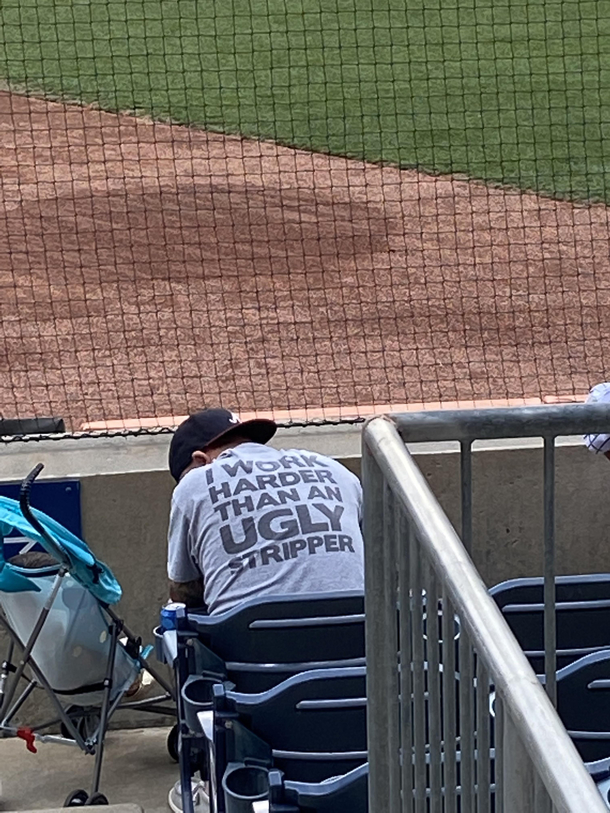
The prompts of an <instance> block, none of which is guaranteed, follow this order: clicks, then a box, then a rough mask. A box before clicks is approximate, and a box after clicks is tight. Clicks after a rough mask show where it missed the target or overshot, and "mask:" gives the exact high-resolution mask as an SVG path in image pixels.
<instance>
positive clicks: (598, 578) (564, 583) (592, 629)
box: [489, 573, 610, 674]
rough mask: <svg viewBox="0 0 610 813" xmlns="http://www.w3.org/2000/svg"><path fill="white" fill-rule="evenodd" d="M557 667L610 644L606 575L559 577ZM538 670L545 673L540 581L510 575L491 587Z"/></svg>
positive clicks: (608, 579) (609, 583)
mask: <svg viewBox="0 0 610 813" xmlns="http://www.w3.org/2000/svg"><path fill="white" fill-rule="evenodd" d="M555 585H556V602H557V604H556V606H557V668H558V669H561V668H563V667H565V666H568V665H569V664H570V663H572V662H573V661H576V660H578V659H579V658H582V657H583V656H585V655H588V654H591V653H593V652H598V651H600V650H603V649H609V648H610V574H607V573H604V574H591V575H585V576H558V577H557V579H556V580H555ZM489 592H490V594H491V596H493V598H494V599H495V601H496V603H497V604H498V606H499V607H500V609H501V611H502V614H503V616H504V618H505V619H506V621H507V623H508V625H509V626H510V628H511V629H512V631H513V633H514V634H515V637H516V638H517V640H518V641H519V644H520V645H521V647H522V649H523V650H524V652H525V654H526V656H527V658H528V660H529V661H530V663H531V664H532V667H533V669H534V671H535V672H536V674H543V673H544V580H543V579H542V578H534V579H513V580H511V581H506V582H502V583H501V584H498V585H496V586H495V587H492V588H491V590H490V591H489Z"/></svg>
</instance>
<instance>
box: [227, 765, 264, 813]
mask: <svg viewBox="0 0 610 813" xmlns="http://www.w3.org/2000/svg"><path fill="white" fill-rule="evenodd" d="M222 789H223V791H224V796H225V808H226V813H252V804H253V802H260V801H263V800H265V799H268V798H269V771H268V770H267V768H263V767H261V766H259V765H244V764H243V763H242V762H238V763H235V762H233V763H229V765H228V766H227V770H226V771H225V775H224V776H223V778H222Z"/></svg>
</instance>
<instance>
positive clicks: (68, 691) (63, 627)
mask: <svg viewBox="0 0 610 813" xmlns="http://www.w3.org/2000/svg"><path fill="white" fill-rule="evenodd" d="M42 468H43V467H42V465H41V464H39V465H38V466H36V468H35V469H34V470H33V471H32V472H31V473H30V474H29V475H28V476H27V478H26V479H25V480H24V481H23V483H22V485H21V493H20V499H19V502H16V501H15V500H10V499H8V498H6V497H0V627H1V628H4V630H5V631H6V633H7V634H8V638H9V645H8V653H7V657H6V658H5V660H4V662H3V664H2V667H1V671H0V737H19V738H21V739H22V740H24V741H25V744H26V747H27V748H28V750H30V751H32V752H34V753H35V752H36V742H56V743H62V744H65V745H72V746H77V747H79V748H81V749H82V750H83V751H84V752H85V753H87V754H91V755H94V756H95V763H94V768H93V779H92V782H91V789H90V792H89V793H87V791H85V790H82V789H78V790H75V791H73V792H72V793H70V794H69V796H68V797H67V799H66V800H65V802H64V807H79V806H91V805H104V804H108V801H107V799H106V797H105V796H104V795H103V794H102V793H100V790H99V787H100V779H101V771H102V759H103V753H104V737H105V735H106V732H107V730H108V724H109V721H110V718H111V717H112V715H113V714H114V713H115V712H116V711H117V710H119V709H137V710H138V711H149V712H153V713H156V714H163V715H171V716H175V714H176V711H175V697H174V690H173V688H172V687H171V686H170V685H169V684H168V683H167V681H165V679H164V678H163V677H162V676H161V675H160V674H158V673H157V671H156V670H154V668H153V667H152V666H151V665H150V664H149V663H148V661H147V660H146V658H147V655H148V653H149V651H150V648H147V649H143V648H142V645H141V639H140V638H137V637H136V636H135V635H134V634H133V633H132V632H131V631H130V630H129V629H128V628H127V627H126V626H125V624H124V623H123V622H122V621H121V619H120V618H119V617H118V616H117V614H116V613H115V611H114V610H113V608H112V607H113V605H114V604H116V602H117V601H118V600H119V599H120V597H121V587H120V585H119V583H118V582H117V580H116V579H115V578H114V576H113V574H112V572H111V571H110V569H109V568H108V567H107V566H106V565H105V564H103V563H102V562H100V561H98V560H97V559H96V558H95V556H94V555H93V554H92V553H91V551H90V550H89V548H88V547H87V545H86V544H85V543H84V542H83V541H82V540H80V539H78V537H76V536H74V535H73V534H72V533H70V532H69V531H67V530H66V529H65V528H64V527H63V526H62V525H60V524H59V523H57V522H55V520H53V519H51V517H49V516H47V515H46V514H43V513H42V512H41V511H37V510H35V509H32V508H31V507H30V501H29V496H30V489H31V487H32V483H33V482H34V480H35V478H36V477H37V476H38V474H39V473H40V471H41V470H42ZM13 530H16V531H17V532H18V533H19V534H20V535H21V536H23V537H26V538H27V540H30V541H29V543H26V544H25V546H24V548H23V549H22V551H21V553H22V554H25V553H27V551H28V549H29V548H30V547H32V546H33V545H35V544H36V543H38V544H39V545H41V546H42V547H43V548H44V550H45V551H46V553H47V554H50V556H47V557H46V558H47V560H49V561H51V562H52V563H51V564H48V565H45V566H43V567H36V566H31V567H27V566H26V567H23V566H20V564H21V562H20V561H19V560H23V559H24V558H25V556H23V555H22V556H18V557H16V559H17V562H18V563H13V562H7V561H6V559H5V556H4V537H6V536H7V535H8V534H9V533H11V532H12V531H13ZM51 557H52V558H51ZM18 652H19V653H20V654H19V655H17V653H18ZM143 671H146V672H148V673H149V674H150V675H151V676H152V677H153V678H154V679H155V680H156V681H157V683H158V685H159V687H160V689H159V691H160V692H162V693H161V694H159V695H158V696H156V697H151V698H147V699H144V700H137V692H136V693H135V697H134V699H133V700H130V698H129V695H130V694H131V693H132V692H133V691H134V688H137V686H138V681H139V680H140V679H141V673H142V672H143ZM36 689H42V690H44V691H46V693H47V695H48V697H49V698H50V701H51V704H52V706H53V708H54V716H53V719H51V720H47V721H45V722H43V723H42V724H36V725H32V726H25V725H23V724H17V723H16V722H14V721H15V719H16V717H17V715H18V713H19V711H20V710H21V709H22V707H23V705H24V703H25V702H26V700H27V699H28V698H29V697H30V695H31V694H32V693H33V692H34V691H35V690H36ZM170 753H171V748H170Z"/></svg>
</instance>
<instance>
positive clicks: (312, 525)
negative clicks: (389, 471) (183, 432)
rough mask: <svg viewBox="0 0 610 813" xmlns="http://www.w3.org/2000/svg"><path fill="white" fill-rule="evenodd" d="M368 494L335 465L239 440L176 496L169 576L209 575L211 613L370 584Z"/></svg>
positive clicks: (194, 473)
mask: <svg viewBox="0 0 610 813" xmlns="http://www.w3.org/2000/svg"><path fill="white" fill-rule="evenodd" d="M361 505H362V490H361V488H360V483H359V481H358V478H357V477H355V476H354V475H353V474H352V473H351V472H350V471H348V470H347V469H346V468H345V467H344V466H342V465H341V464H340V463H337V461H335V460H332V459H331V458H329V457H325V456H324V455H320V454H314V453H311V452H305V451H302V450H298V449H289V450H284V449H282V450H277V449H272V448H271V447H269V446H263V445H262V444H260V443H242V444H240V445H239V446H236V447H235V448H233V449H228V450H227V451H225V452H222V454H220V455H219V456H218V457H217V458H216V459H215V460H214V461H212V463H210V464H209V465H208V466H201V467H199V468H196V469H192V470H191V471H190V472H189V473H188V474H187V475H186V476H185V477H184V478H183V479H182V480H181V481H180V483H179V484H178V486H177V487H176V489H175V491H174V495H173V498H172V509H171V516H170V528H169V544H168V563H167V571H168V575H169V578H170V579H172V580H173V581H176V582H187V581H193V580H195V579H198V578H199V577H200V576H201V575H203V582H204V600H205V603H206V606H207V608H208V611H209V612H210V613H219V612H224V611H225V610H228V609H230V608H231V607H233V606H235V605H236V604H239V603H240V602H241V601H245V600H246V599H249V598H254V597H256V596H261V595H282V594H284V595H285V594H289V593H316V592H326V591H328V592H335V591H338V590H363V589H364V546H363V541H362V534H361V532H360V512H361Z"/></svg>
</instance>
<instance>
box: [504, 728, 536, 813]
mask: <svg viewBox="0 0 610 813" xmlns="http://www.w3.org/2000/svg"><path fill="white" fill-rule="evenodd" d="M502 745H503V751H504V763H503V770H504V777H503V778H504V784H503V788H502V793H503V804H504V810H506V811H507V813H508V811H510V813H538V811H536V809H535V781H534V766H533V764H532V760H531V759H530V757H529V755H528V753H527V751H526V750H525V748H524V747H523V743H522V742H521V739H520V737H519V734H518V733H517V729H516V728H515V724H514V722H513V721H512V720H511V718H510V717H509V716H507V717H506V718H505V723H504V736H503V742H502Z"/></svg>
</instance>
